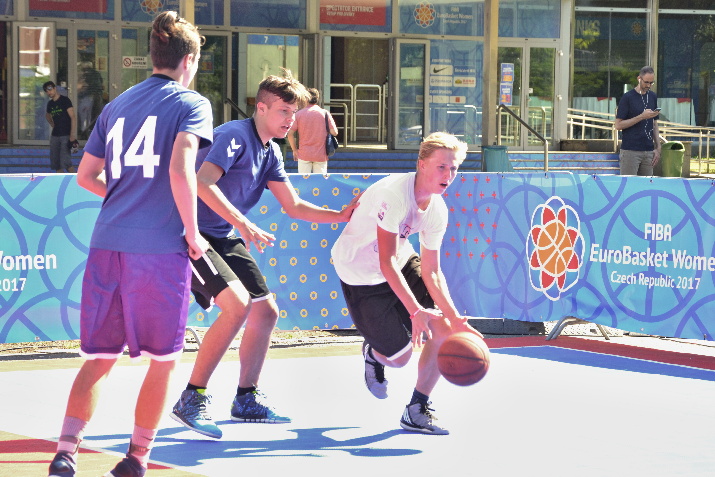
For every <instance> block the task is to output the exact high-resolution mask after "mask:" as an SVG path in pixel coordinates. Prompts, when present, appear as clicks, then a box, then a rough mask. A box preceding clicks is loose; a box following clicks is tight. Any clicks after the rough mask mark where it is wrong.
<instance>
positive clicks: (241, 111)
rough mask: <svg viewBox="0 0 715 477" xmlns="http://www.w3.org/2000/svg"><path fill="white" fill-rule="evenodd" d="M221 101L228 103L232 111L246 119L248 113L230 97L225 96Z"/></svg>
mask: <svg viewBox="0 0 715 477" xmlns="http://www.w3.org/2000/svg"><path fill="white" fill-rule="evenodd" d="M223 102H224V103H228V104H229V105H230V106H231V107H232V108H233V109H234V111H236V112H238V114H240V115H241V116H243V118H244V119H248V114H246V113H244V112H243V110H242V109H241V108H239V107H238V105H237V104H236V103H234V102H233V100H232V99H231V98H229V97H228V96H226V97H225V98H223Z"/></svg>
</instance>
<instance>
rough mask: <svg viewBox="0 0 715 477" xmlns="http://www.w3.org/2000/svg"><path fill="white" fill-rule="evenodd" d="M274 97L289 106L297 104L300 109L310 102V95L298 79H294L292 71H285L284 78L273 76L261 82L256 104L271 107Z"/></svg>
mask: <svg viewBox="0 0 715 477" xmlns="http://www.w3.org/2000/svg"><path fill="white" fill-rule="evenodd" d="M272 96H277V97H278V98H280V99H281V100H283V101H284V102H286V103H288V104H294V103H295V104H297V105H298V107H299V108H302V107H303V106H305V104H306V103H307V102H308V101H309V100H310V93H308V90H307V89H305V86H303V85H302V84H301V83H300V82H299V81H298V80H297V79H295V78H293V74H292V73H291V72H290V70H287V69H283V76H276V75H271V76H268V77H267V78H266V79H264V80H263V81H261V84H259V85H258V93H256V103H264V104H267V105H269V106H270V104H271V103H272V102H273V98H272Z"/></svg>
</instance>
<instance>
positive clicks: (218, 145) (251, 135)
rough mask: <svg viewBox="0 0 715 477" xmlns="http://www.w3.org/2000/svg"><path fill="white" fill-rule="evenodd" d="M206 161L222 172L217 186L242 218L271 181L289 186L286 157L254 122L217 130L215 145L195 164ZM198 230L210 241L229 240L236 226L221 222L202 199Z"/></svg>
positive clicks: (240, 123)
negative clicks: (258, 129)
mask: <svg viewBox="0 0 715 477" xmlns="http://www.w3.org/2000/svg"><path fill="white" fill-rule="evenodd" d="M204 161H207V162H210V163H212V164H216V165H217V166H219V167H220V168H221V169H223V172H224V174H223V176H221V178H220V179H219V180H218V181H216V186H217V187H218V188H219V190H220V191H221V192H222V193H223V195H225V196H226V199H228V201H229V202H230V203H231V204H232V205H233V206H234V207H236V209H238V210H239V211H240V212H241V213H242V214H244V215H245V214H247V213H248V211H249V210H251V208H252V207H253V206H254V205H256V203H257V202H258V200H259V199H260V198H261V195H262V194H263V191H264V190H265V189H266V185H267V184H268V182H270V181H277V182H288V174H286V172H285V169H284V168H283V155H282V154H281V151H280V148H279V147H278V145H277V144H276V143H275V142H273V141H272V140H270V141H268V144H263V143H262V142H261V138H260V136H259V135H258V131H257V130H256V123H255V122H254V121H253V118H249V119H243V120H240V121H229V122H227V123H225V124H222V125H221V126H219V127H217V128H216V129H214V143H213V146H211V148H210V149H209V150H207V151H202V152H201V153H199V157H198V160H197V163H196V166H197V168H200V167H201V164H203V162H204ZM198 215H199V230H200V231H201V232H202V233H205V234H206V235H209V236H211V237H216V238H220V237H228V236H229V235H231V233H232V232H233V225H231V224H230V223H229V222H227V221H226V220H224V219H222V218H221V217H220V216H219V215H218V214H217V213H216V212H214V211H213V210H211V209H210V208H209V207H208V206H207V205H206V204H205V203H204V202H203V201H202V200H201V199H199V203H198Z"/></svg>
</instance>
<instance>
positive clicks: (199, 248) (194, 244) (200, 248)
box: [186, 233, 209, 260]
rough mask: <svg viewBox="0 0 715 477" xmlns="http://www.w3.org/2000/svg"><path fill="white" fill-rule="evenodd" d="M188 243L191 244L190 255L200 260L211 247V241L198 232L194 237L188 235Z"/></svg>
mask: <svg viewBox="0 0 715 477" xmlns="http://www.w3.org/2000/svg"><path fill="white" fill-rule="evenodd" d="M186 243H187V244H188V245H189V257H191V258H192V259H194V260H198V259H199V258H200V257H201V255H203V254H204V253H206V250H208V249H209V243H208V242H207V241H206V239H205V238H203V237H202V236H201V234H198V233H197V234H196V235H195V236H193V237H188V236H187V237H186Z"/></svg>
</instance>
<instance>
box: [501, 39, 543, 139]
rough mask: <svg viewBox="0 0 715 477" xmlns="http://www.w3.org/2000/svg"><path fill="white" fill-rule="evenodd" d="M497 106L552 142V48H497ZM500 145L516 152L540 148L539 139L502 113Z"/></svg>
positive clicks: (524, 46) (540, 46) (525, 46)
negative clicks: (514, 148)
mask: <svg viewBox="0 0 715 477" xmlns="http://www.w3.org/2000/svg"><path fill="white" fill-rule="evenodd" d="M497 65H498V68H499V74H500V82H499V85H498V87H499V89H500V91H499V93H500V94H498V95H497V97H499V98H500V103H501V104H505V105H506V106H508V107H509V109H511V110H512V111H514V113H515V114H516V115H517V116H519V117H520V118H521V119H523V120H524V121H525V122H526V123H527V124H529V126H531V127H532V128H533V129H535V130H536V131H537V132H538V133H539V134H541V136H543V137H544V138H545V139H546V140H547V141H548V142H549V144H551V143H552V142H553V129H554V103H555V100H556V95H555V89H556V85H555V79H556V47H555V45H549V44H548V43H546V44H544V45H543V46H542V45H534V44H533V42H529V44H526V43H525V42H522V43H521V44H515V45H513V46H511V45H508V44H507V45H500V46H499V49H498V53H497ZM500 125H501V144H502V145H505V146H513V147H516V148H519V149H520V150H524V151H528V150H536V149H540V148H542V147H543V143H542V142H541V141H540V140H539V138H538V137H537V136H536V135H534V134H533V133H531V132H530V131H529V130H528V129H526V128H525V127H524V126H522V125H521V124H520V123H519V122H518V121H516V120H515V119H514V118H513V117H512V116H511V115H509V114H508V113H506V112H504V111H502V113H501V117H500Z"/></svg>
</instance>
